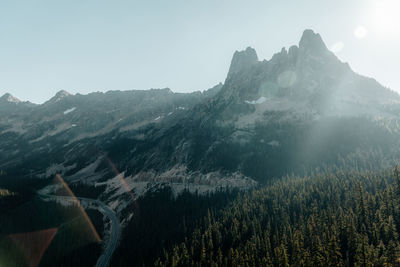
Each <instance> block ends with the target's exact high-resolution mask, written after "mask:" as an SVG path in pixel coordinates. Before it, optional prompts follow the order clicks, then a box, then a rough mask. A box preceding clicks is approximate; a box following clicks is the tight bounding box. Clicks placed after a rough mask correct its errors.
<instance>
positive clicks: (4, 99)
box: [0, 93, 21, 104]
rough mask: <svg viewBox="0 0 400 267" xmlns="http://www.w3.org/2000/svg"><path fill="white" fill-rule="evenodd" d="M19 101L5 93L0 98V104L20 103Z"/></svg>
mask: <svg viewBox="0 0 400 267" xmlns="http://www.w3.org/2000/svg"><path fill="white" fill-rule="evenodd" d="M20 102H21V100H19V99H18V98H16V97H15V96H13V95H11V94H9V93H5V94H4V95H3V96H2V97H0V103H16V104H17V103H20Z"/></svg>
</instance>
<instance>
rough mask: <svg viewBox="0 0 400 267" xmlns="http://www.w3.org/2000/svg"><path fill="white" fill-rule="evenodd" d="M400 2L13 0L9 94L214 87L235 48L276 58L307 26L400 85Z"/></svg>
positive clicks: (9, 8) (0, 52)
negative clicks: (250, 47) (275, 55)
mask: <svg viewBox="0 0 400 267" xmlns="http://www.w3.org/2000/svg"><path fill="white" fill-rule="evenodd" d="M396 2H400V1H397V0H376V1H374V0H352V1H348V0H336V1H322V0H296V1H295V0H292V1H288V0H280V1H276V0H274V1H267V0H264V1H253V0H246V1H234V0H230V1H228V0H214V1H212V0H202V1H189V0H181V1H178V0H168V1H167V0H164V1H161V0H160V1H152V0H143V1H133V0H131V1H122V0H113V1H110V0H107V1H106V0H68V1H62V0H3V1H1V2H0V95H2V94H4V93H6V92H10V93H12V94H13V95H15V96H16V97H18V98H20V99H23V100H30V101H33V102H36V103H41V102H43V101H45V100H47V99H49V98H50V97H51V96H53V95H54V94H55V93H56V92H57V91H59V90H61V89H64V90H67V91H69V92H71V93H77V92H79V93H83V94H86V93H89V92H93V91H107V90H129V89H149V88H164V87H169V88H171V89H172V90H173V91H177V92H190V91H195V90H204V89H207V88H209V87H212V86H213V85H215V84H217V83H218V82H220V81H221V82H223V81H224V79H225V76H226V73H227V71H228V67H229V64H230V60H231V57H232V54H233V53H234V51H235V50H241V49H244V48H246V47H247V46H252V47H254V48H255V49H256V50H257V53H258V56H259V59H269V58H270V57H271V56H272V54H274V53H275V52H278V51H280V49H281V48H282V47H283V46H285V47H288V46H290V45H292V44H298V41H299V39H300V36H301V33H302V31H303V30H304V29H306V28H311V29H314V30H315V31H316V32H319V33H320V34H321V35H322V37H323V39H324V40H325V42H326V44H327V46H328V47H331V46H332V45H334V44H335V43H336V49H338V50H340V48H342V47H343V48H342V50H341V51H339V52H338V53H337V55H338V56H339V58H341V59H342V60H343V61H346V62H349V63H350V65H351V66H352V68H353V69H354V70H355V71H357V72H358V73H361V74H364V75H367V76H371V77H374V78H376V79H377V80H378V81H379V82H381V83H382V84H383V85H385V86H388V87H390V88H392V89H394V90H400V75H399V70H400V52H399V51H400V50H399V49H400V27H399V25H400V19H397V14H398V13H399V12H400V10H399V7H400V5H399V4H397V3H396ZM382 3H383V4H382ZM382 5H383V7H382ZM378 9H379V12H380V13H379V12H378V13H379V14H378V13H377V10H378ZM382 14H383V15H382ZM382 17H384V19H382ZM395 17H396V18H395ZM392 24H394V25H392ZM357 27H362V28H361V30H360V29H359V30H358V37H359V38H357V37H356V36H355V34H354V31H355V29H356V28H357ZM364 29H366V31H367V33H366V34H365V32H364ZM343 45H344V46H343Z"/></svg>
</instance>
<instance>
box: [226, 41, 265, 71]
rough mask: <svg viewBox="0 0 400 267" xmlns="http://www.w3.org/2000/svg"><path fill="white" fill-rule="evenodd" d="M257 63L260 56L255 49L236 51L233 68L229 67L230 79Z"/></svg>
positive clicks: (248, 48) (232, 63)
mask: <svg viewBox="0 0 400 267" xmlns="http://www.w3.org/2000/svg"><path fill="white" fill-rule="evenodd" d="M257 61H258V56H257V52H256V50H254V48H251V47H247V48H246V50H243V51H236V52H235V54H233V57H232V61H231V66H230V67H229V72H228V77H229V76H230V75H231V74H233V73H236V72H238V71H241V70H243V69H245V68H247V67H249V66H251V65H253V64H254V63H256V62H257Z"/></svg>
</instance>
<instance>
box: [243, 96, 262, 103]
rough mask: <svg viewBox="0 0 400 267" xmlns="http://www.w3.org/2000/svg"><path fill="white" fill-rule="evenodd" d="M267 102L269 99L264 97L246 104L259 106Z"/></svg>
mask: <svg viewBox="0 0 400 267" xmlns="http://www.w3.org/2000/svg"><path fill="white" fill-rule="evenodd" d="M265 101H267V98H266V97H264V96H262V97H260V98H259V99H257V100H252V101H248V100H246V101H244V102H246V103H247V104H251V105H258V104H262V103H264V102H265Z"/></svg>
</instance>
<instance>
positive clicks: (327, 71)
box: [0, 30, 400, 201]
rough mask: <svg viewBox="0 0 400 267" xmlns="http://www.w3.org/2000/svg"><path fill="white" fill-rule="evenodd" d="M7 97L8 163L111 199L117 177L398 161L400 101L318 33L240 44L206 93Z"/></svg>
mask: <svg viewBox="0 0 400 267" xmlns="http://www.w3.org/2000/svg"><path fill="white" fill-rule="evenodd" d="M2 99H3V98H2ZM4 99H9V97H4ZM1 101H3V100H1ZM3 102H4V101H3ZM3 102H0V109H2V108H3V109H6V110H8V111H11V110H12V112H11V113H10V112H9V113H8V114H13V115H12V116H11V115H7V116H6V115H3V114H5V113H1V114H0V169H4V170H6V171H7V173H9V174H10V176H11V175H13V177H27V176H28V177H48V176H51V175H53V174H55V173H61V174H62V175H63V177H64V178H65V179H67V180H69V181H74V182H75V181H76V182H77V181H85V182H87V183H91V184H96V183H102V184H105V185H106V187H107V192H105V193H104V195H103V197H104V199H107V198H108V197H110V196H114V197H116V198H118V196H119V194H117V192H119V190H122V189H121V188H120V186H121V184H120V183H118V181H120V177H121V176H120V175H122V176H123V177H125V178H128V182H129V183H128V184H129V186H131V187H132V188H136V191H137V192H144V191H145V189H147V188H149V183H150V184H157V183H170V184H172V183H173V184H174V185H175V186H176V188H185V186H181V185H182V184H186V185H187V184H190V185H191V186H192V187H191V188H192V189H193V188H197V189H198V188H202V190H203V189H204V190H205V188H207V190H208V189H210V188H214V189H215V188H217V187H225V186H228V185H229V184H232V185H235V186H237V187H243V188H246V187H247V186H253V185H254V181H258V182H265V181H267V180H269V179H271V178H273V177H281V176H283V175H286V174H287V173H291V172H294V173H303V172H307V171H310V170H314V169H315V168H317V167H323V166H339V167H341V168H353V167H354V166H355V165H357V167H358V168H375V167H376V168H378V167H381V166H382V165H385V166H389V164H391V163H392V161H393V160H395V159H400V155H399V151H400V143H399V142H400V138H399V137H400V134H399V133H400V121H399V114H400V108H399V107H400V105H399V103H400V97H399V96H398V95H397V94H396V93H394V92H392V91H391V90H389V89H387V88H384V87H383V86H381V85H380V84H379V83H378V82H376V81H375V80H373V79H371V78H366V77H363V76H361V75H359V74H356V73H354V72H353V71H352V70H351V68H350V67H349V65H348V64H347V63H343V62H341V61H340V60H339V59H338V58H337V57H336V56H335V55H334V54H333V53H332V52H330V51H329V50H328V49H327V48H326V46H325V44H324V42H323V40H322V38H321V36H320V35H319V34H316V33H314V32H313V31H311V30H306V31H305V32H304V33H303V36H302V37H301V40H300V42H299V44H298V45H294V46H291V47H290V48H289V49H286V48H283V49H282V50H281V51H280V52H278V53H276V54H275V55H274V56H273V57H272V58H271V59H269V60H262V61H260V60H259V59H258V57H257V53H256V51H255V50H254V49H252V48H247V49H246V50H244V51H239V52H235V54H234V55H233V58H232V61H231V66H230V68H229V72H228V74H227V77H226V80H225V82H224V83H223V84H218V85H216V86H215V87H213V88H211V89H209V90H207V91H204V92H195V93H190V94H179V93H173V92H172V91H171V90H170V89H160V90H147V91H125V92H120V91H113V92H107V93H92V94H89V95H79V94H76V95H71V94H69V93H67V92H66V91H61V92H59V93H57V94H56V96H54V97H53V98H52V99H50V100H49V101H48V102H46V103H44V104H42V105H37V106H29V105H22V104H15V103H13V104H12V106H13V107H12V108H11V107H9V105H8V104H7V103H9V102H7V103H5V102H4V103H3ZM6 105H7V106H6ZM376 158H379V159H380V160H379V161H377V160H375V159H376ZM110 166H112V167H110ZM116 170H118V171H117V172H116ZM115 201H116V200H115Z"/></svg>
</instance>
